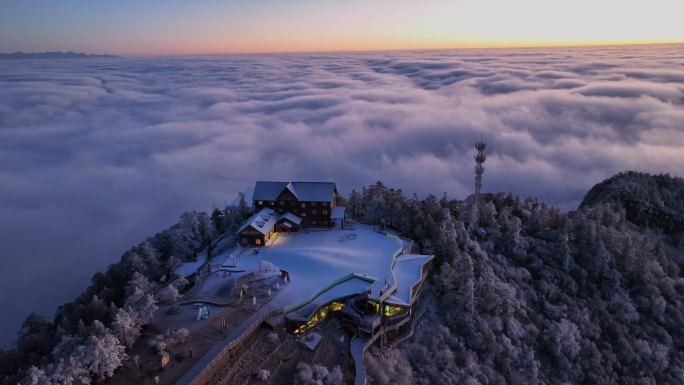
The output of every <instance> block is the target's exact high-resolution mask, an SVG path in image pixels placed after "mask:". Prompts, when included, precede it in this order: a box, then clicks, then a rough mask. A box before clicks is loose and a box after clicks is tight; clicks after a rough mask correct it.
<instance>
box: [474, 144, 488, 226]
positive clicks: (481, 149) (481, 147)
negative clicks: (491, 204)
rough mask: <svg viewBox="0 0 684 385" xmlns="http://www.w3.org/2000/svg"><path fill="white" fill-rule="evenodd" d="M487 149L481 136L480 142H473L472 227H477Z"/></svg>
mask: <svg viewBox="0 0 684 385" xmlns="http://www.w3.org/2000/svg"><path fill="white" fill-rule="evenodd" d="M486 148H487V142H486V141H485V138H484V137H483V136H480V141H479V142H475V149H476V150H477V155H475V163H477V164H476V165H475V204H474V210H473V227H474V228H477V227H478V219H479V217H480V214H479V207H478V206H479V204H480V187H482V174H484V171H485V168H484V166H483V164H484V162H485V160H487V155H485V149H486Z"/></svg>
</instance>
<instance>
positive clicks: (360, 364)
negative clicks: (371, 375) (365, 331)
mask: <svg viewBox="0 0 684 385" xmlns="http://www.w3.org/2000/svg"><path fill="white" fill-rule="evenodd" d="M369 343H370V339H369V338H362V337H359V336H354V337H353V338H352V340H351V346H350V347H349V350H351V354H352V357H353V358H354V368H355V369H356V379H355V380H354V385H366V363H365V362H364V360H363V355H364V353H365V352H366V349H367V348H368V344H369Z"/></svg>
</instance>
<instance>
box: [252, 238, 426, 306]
mask: <svg viewBox="0 0 684 385" xmlns="http://www.w3.org/2000/svg"><path fill="white" fill-rule="evenodd" d="M350 234H353V235H355V237H354V238H349V235H350ZM403 249H404V245H403V243H402V241H401V240H400V239H399V238H398V237H396V236H393V235H386V234H382V233H378V232H376V231H373V228H372V227H370V226H367V225H359V226H358V228H357V229H356V230H354V232H352V233H350V232H349V230H329V231H316V232H310V233H291V234H288V236H286V237H278V238H277V239H275V241H274V242H273V243H272V244H271V245H270V246H269V247H267V248H264V249H263V250H261V252H260V254H259V257H258V259H261V258H266V259H268V260H269V261H271V262H273V263H275V264H276V265H277V266H278V267H279V268H281V269H282V270H286V271H288V272H289V274H290V278H291V281H290V282H289V283H288V284H287V285H286V286H285V287H284V288H283V290H282V291H281V292H280V293H279V294H278V295H277V296H276V297H275V298H274V299H273V301H272V302H271V304H272V305H273V306H277V307H282V308H283V309H285V312H286V313H289V312H290V311H295V313H294V314H293V315H294V317H295V318H299V317H303V318H305V317H306V316H307V315H310V314H311V311H312V310H313V309H315V308H317V307H318V306H320V305H322V304H324V303H326V302H329V301H331V300H333V299H336V298H341V297H345V296H348V295H350V294H354V293H363V292H365V291H370V292H371V296H372V298H376V297H377V298H382V299H383V301H385V300H387V301H389V302H390V303H395V304H400V305H404V306H409V305H410V304H411V303H412V302H413V300H414V299H413V298H412V288H413V287H414V286H415V285H416V284H417V283H419V282H420V280H421V278H422V276H421V274H422V270H423V265H425V264H426V263H427V262H428V261H430V260H431V259H432V258H433V256H431V255H415V254H402V251H403ZM240 258H241V260H240V265H241V266H242V268H243V269H247V270H248V269H250V265H251V264H253V265H252V266H254V267H253V268H257V265H256V264H257V263H258V259H257V258H255V256H253V255H252V254H243V255H241V256H240ZM350 274H353V275H354V277H357V278H360V279H361V280H358V279H355V280H350V279H349V275H350ZM383 289H384V290H383ZM380 290H383V292H382V294H380V293H379V291H380Z"/></svg>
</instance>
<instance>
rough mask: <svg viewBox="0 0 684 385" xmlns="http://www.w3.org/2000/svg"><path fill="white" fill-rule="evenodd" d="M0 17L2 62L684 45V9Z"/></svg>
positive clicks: (615, 1)
mask: <svg viewBox="0 0 684 385" xmlns="http://www.w3.org/2000/svg"><path fill="white" fill-rule="evenodd" d="M0 7H1V8H2V11H3V12H0V36H2V38H0V52H13V51H27V52H36V51H53V50H64V51H66V50H71V51H80V52H91V53H111V54H117V55H122V56H165V55H167V56H175V55H201V54H209V55H212V54H236V53H272V52H278V53H281V52H330V51H382V50H419V49H454V48H455V49H458V48H503V47H539V46H577V45H618V44H619V45H622V44H658V43H678V42H684V23H682V22H681V20H680V17H681V15H684V1H681V0H650V1H649V2H643V1H635V0H575V1H573V2H561V1H555V0H518V1H516V2H511V1H504V0H422V1H421V2H420V3H418V2H415V1H411V0H365V1H363V0H347V1H345V2H332V1H323V0H320V1H312V0H290V1H288V2H287V3H286V2H282V1H277V0H262V1H256V2H249V3H243V2H235V1H222V2H206V3H205V2H203V3H197V2H185V1H181V0H168V1H165V2H163V3H161V2H138V1H134V0H120V1H117V2H115V3H103V2H92V1H88V0H64V1H63V2H60V3H59V4H56V3H55V2H50V1H48V0H35V1H32V2H13V3H9V4H4V5H2V6H0Z"/></svg>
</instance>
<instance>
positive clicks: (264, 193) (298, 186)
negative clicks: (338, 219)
mask: <svg viewBox="0 0 684 385" xmlns="http://www.w3.org/2000/svg"><path fill="white" fill-rule="evenodd" d="M285 189H287V190H290V192H291V193H292V195H294V196H295V197H296V198H297V200H299V201H305V202H330V201H332V199H333V196H334V194H335V192H336V191H337V187H336V186H335V183H334V182H265V181H259V182H256V184H255V185H254V193H253V194H252V199H253V200H255V201H274V200H276V199H277V198H278V196H279V195H280V194H281V193H282V192H283V190H285Z"/></svg>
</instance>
